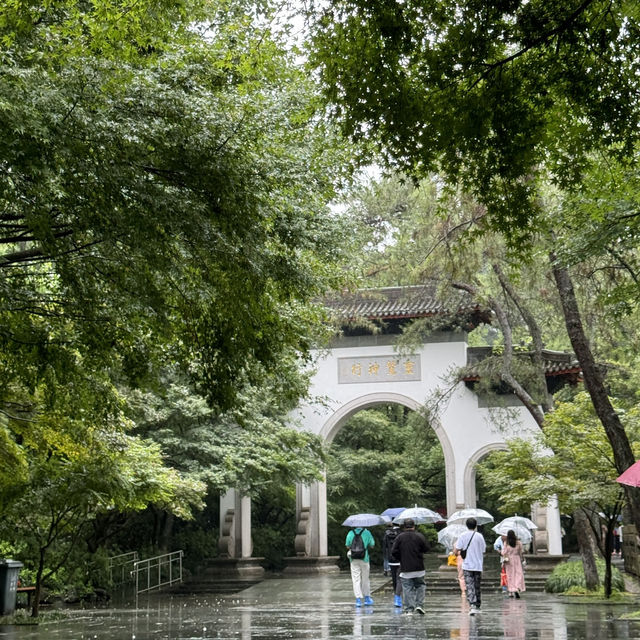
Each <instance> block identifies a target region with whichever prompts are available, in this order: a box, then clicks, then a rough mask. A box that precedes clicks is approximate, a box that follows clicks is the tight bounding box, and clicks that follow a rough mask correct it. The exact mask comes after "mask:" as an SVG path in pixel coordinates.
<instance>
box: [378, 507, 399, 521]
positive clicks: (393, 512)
mask: <svg viewBox="0 0 640 640" xmlns="http://www.w3.org/2000/svg"><path fill="white" fill-rule="evenodd" d="M403 511H404V507H389V508H388V509H385V510H384V511H383V512H382V513H381V514H380V515H381V516H386V517H387V518H391V519H393V518H395V517H396V516H397V515H398V514H400V513H402V512H403Z"/></svg>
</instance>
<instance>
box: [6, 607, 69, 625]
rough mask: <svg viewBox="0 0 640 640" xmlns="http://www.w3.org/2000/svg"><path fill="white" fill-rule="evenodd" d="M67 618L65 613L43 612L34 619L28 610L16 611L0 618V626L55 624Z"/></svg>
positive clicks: (57, 611)
mask: <svg viewBox="0 0 640 640" xmlns="http://www.w3.org/2000/svg"><path fill="white" fill-rule="evenodd" d="M68 617H69V614H68V612H66V611H60V610H56V611H45V612H43V613H41V614H40V615H39V616H37V617H36V618H33V617H31V610H30V609H18V610H17V611H16V612H15V613H14V614H12V615H10V616H0V625H16V626H29V625H36V624H43V623H45V622H57V621H58V620H66V619H67V618H68Z"/></svg>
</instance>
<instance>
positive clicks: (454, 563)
mask: <svg viewBox="0 0 640 640" xmlns="http://www.w3.org/2000/svg"><path fill="white" fill-rule="evenodd" d="M447 565H448V566H449V567H457V566H458V561H457V560H456V554H455V553H450V554H449V557H448V558H447Z"/></svg>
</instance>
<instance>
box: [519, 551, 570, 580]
mask: <svg viewBox="0 0 640 640" xmlns="http://www.w3.org/2000/svg"><path fill="white" fill-rule="evenodd" d="M524 559H525V560H526V561H527V573H528V572H529V571H542V572H549V573H551V572H552V571H553V570H554V569H555V568H556V566H557V565H559V564H560V563H561V562H566V561H567V560H568V559H569V554H568V553H564V554H562V555H558V556H552V555H550V554H548V553H539V554H533V553H525V554H524ZM525 579H526V578H525Z"/></svg>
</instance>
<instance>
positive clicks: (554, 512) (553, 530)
mask: <svg viewBox="0 0 640 640" xmlns="http://www.w3.org/2000/svg"><path fill="white" fill-rule="evenodd" d="M547 537H548V539H549V555H550V556H561V555H562V525H561V523H560V509H559V508H558V499H557V498H556V497H555V496H554V497H553V498H551V500H549V504H548V505H547Z"/></svg>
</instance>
